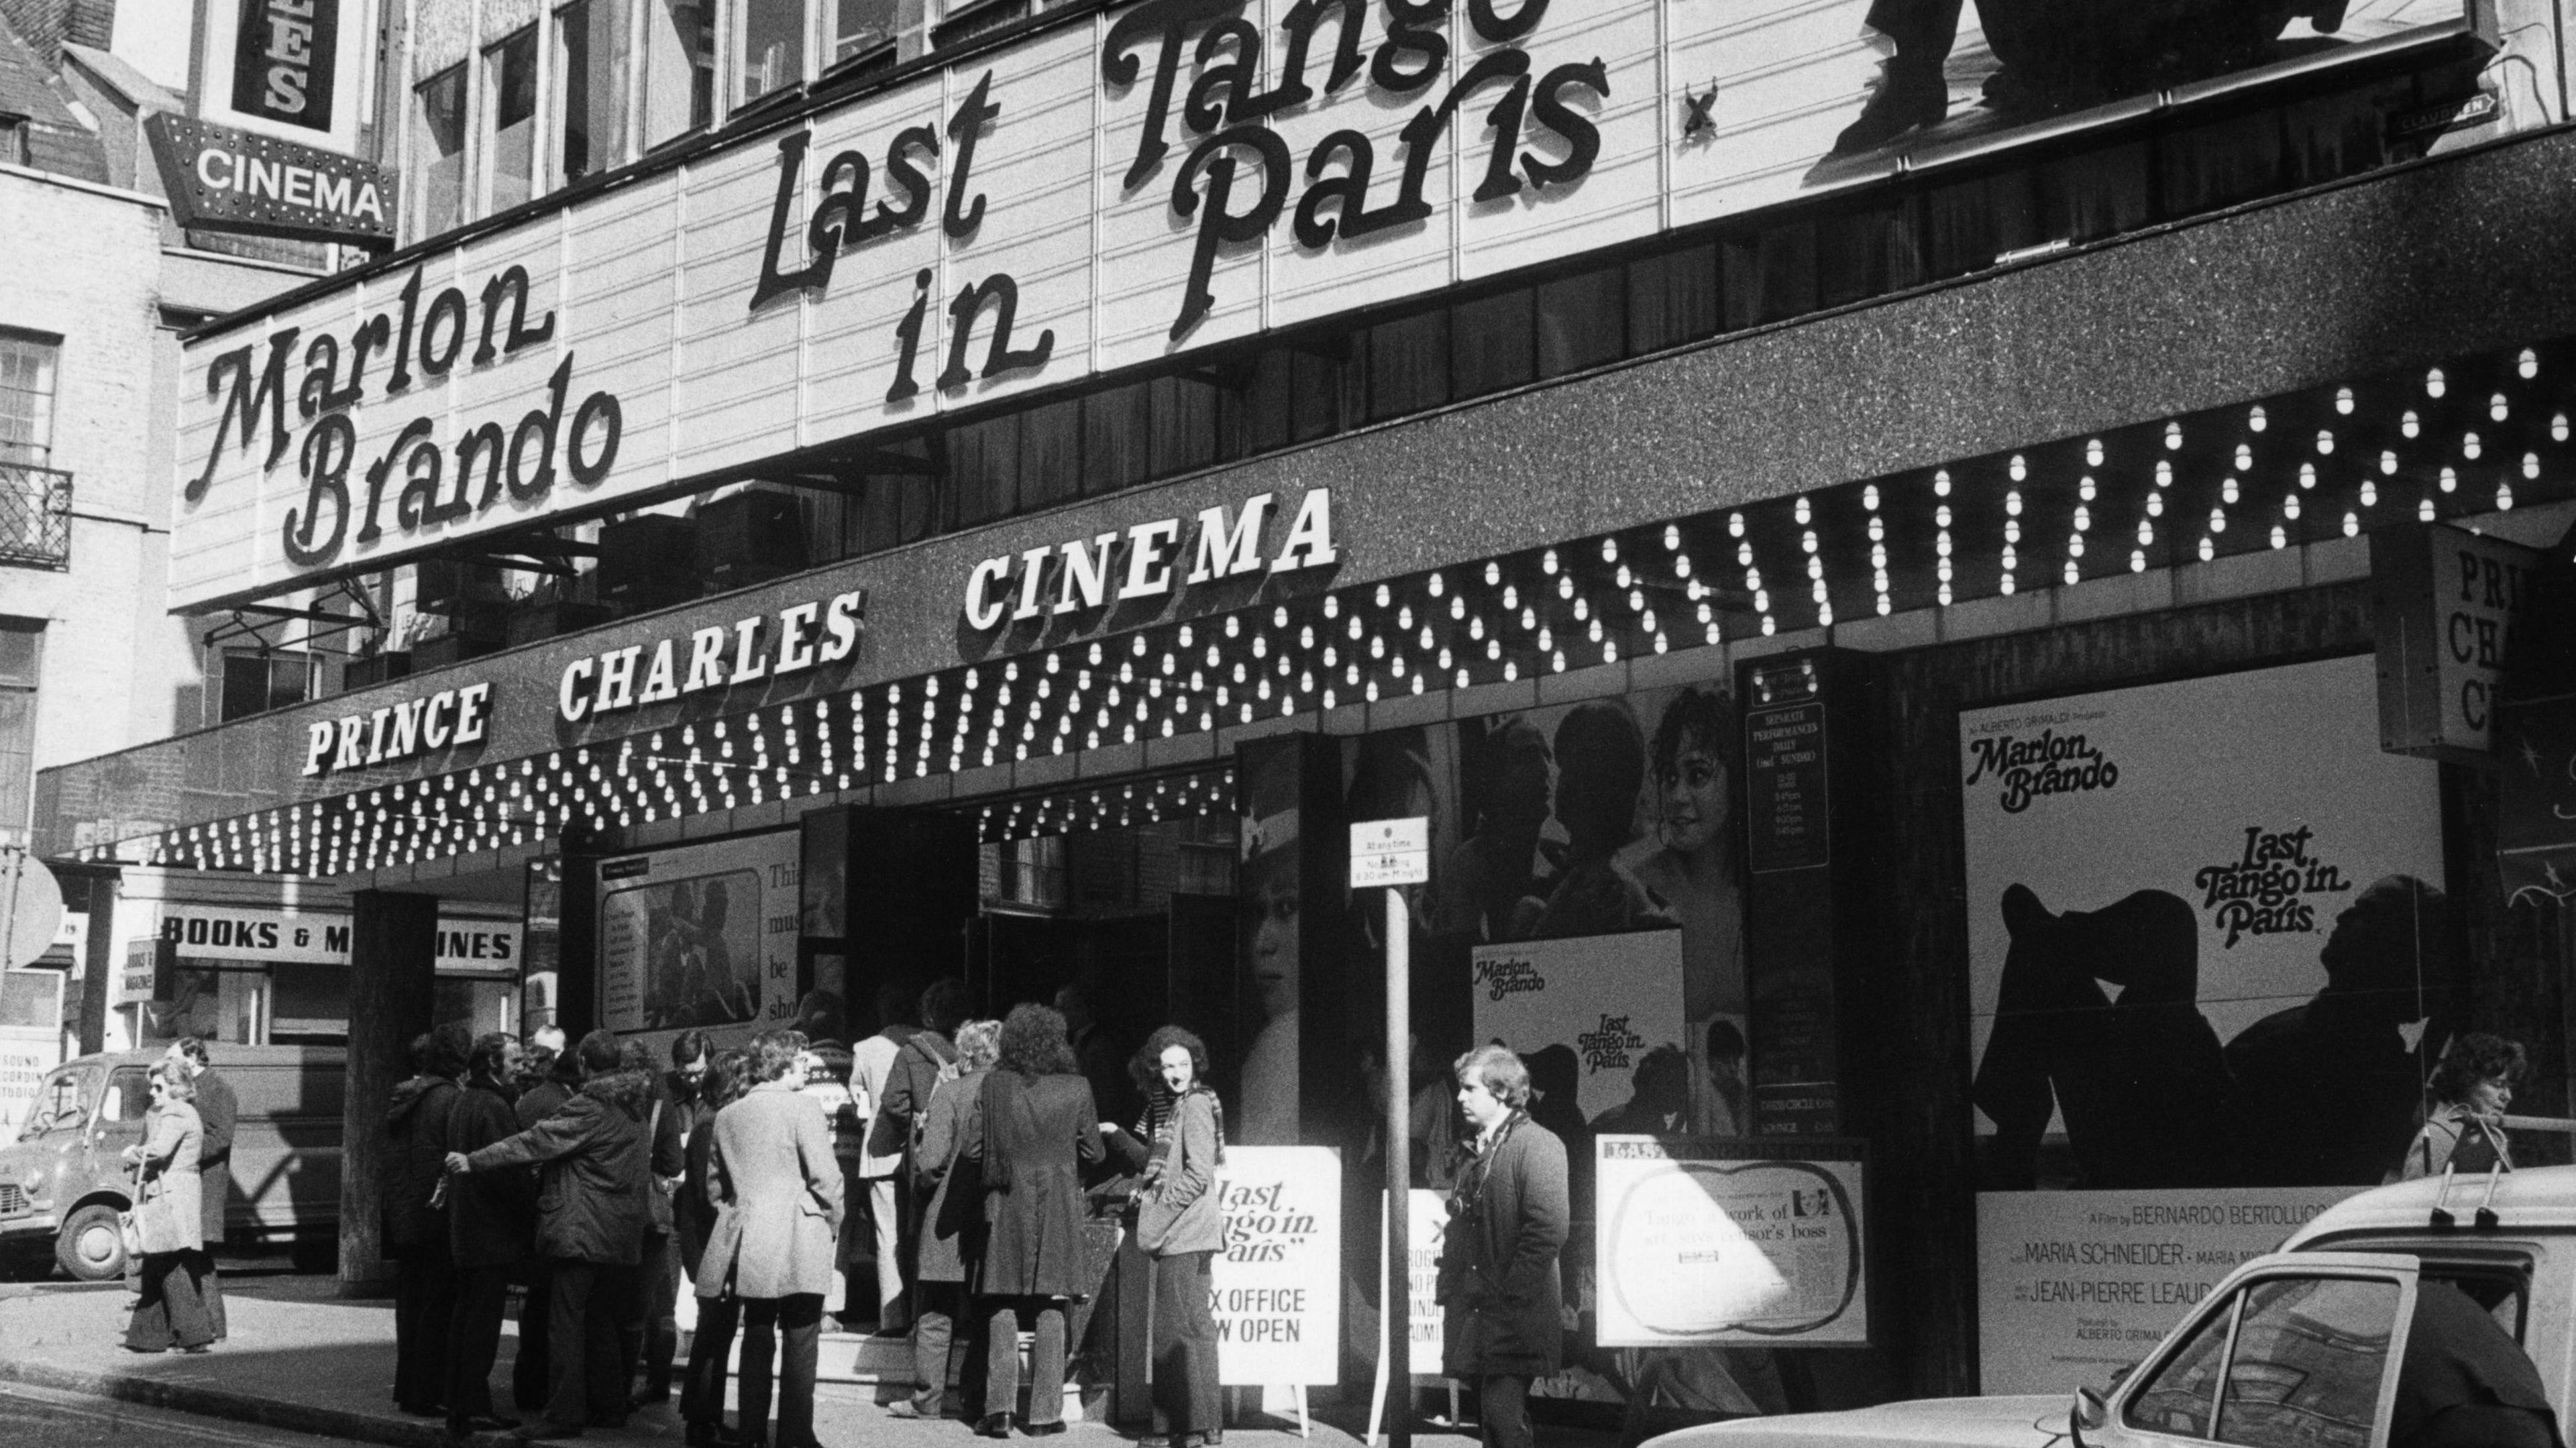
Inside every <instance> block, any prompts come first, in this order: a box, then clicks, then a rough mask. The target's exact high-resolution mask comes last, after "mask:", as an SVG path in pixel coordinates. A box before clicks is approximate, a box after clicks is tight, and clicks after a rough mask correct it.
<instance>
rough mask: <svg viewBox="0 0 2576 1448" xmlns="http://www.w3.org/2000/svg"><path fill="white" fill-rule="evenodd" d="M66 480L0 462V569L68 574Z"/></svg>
mask: <svg viewBox="0 0 2576 1448" xmlns="http://www.w3.org/2000/svg"><path fill="white" fill-rule="evenodd" d="M71 561H72V475H71V474H69V473H67V472H63V471H61V470H60V469H57V468H37V467H28V466H26V465H24V464H20V463H7V462H0V564H6V565H10V566H13V567H18V568H56V569H61V568H69V567H70V566H71Z"/></svg>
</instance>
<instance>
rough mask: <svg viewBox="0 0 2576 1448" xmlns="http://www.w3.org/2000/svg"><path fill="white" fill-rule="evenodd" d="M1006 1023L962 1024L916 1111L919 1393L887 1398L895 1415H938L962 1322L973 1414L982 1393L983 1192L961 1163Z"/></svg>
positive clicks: (915, 1352) (915, 1374)
mask: <svg viewBox="0 0 2576 1448" xmlns="http://www.w3.org/2000/svg"><path fill="white" fill-rule="evenodd" d="M1001 1036H1002V1023H1001V1022H1000V1021H968V1022H967V1023H966V1024H964V1025H962V1026H959V1027H958V1028H957V1046H956V1049H957V1059H956V1060H954V1061H951V1062H949V1063H948V1064H947V1065H946V1066H943V1067H941V1068H940V1071H939V1075H938V1079H937V1080H936V1081H935V1082H934V1083H933V1085H932V1086H931V1088H930V1092H929V1099H928V1100H927V1101H926V1102H925V1103H924V1104H923V1105H922V1107H921V1109H920V1110H918V1111H916V1112H915V1113H913V1118H912V1119H913V1122H914V1124H915V1125H916V1126H917V1127H918V1128H919V1133H918V1135H916V1136H915V1138H914V1140H913V1144H912V1161H913V1184H912V1194H913V1197H914V1199H915V1200H917V1201H921V1202H924V1203H927V1205H926V1206H924V1207H923V1208H922V1213H921V1228H920V1230H919V1231H918V1232H916V1233H915V1234H914V1239H915V1243H916V1256H915V1267H916V1271H915V1273H914V1280H913V1289H912V1290H913V1303H912V1307H913V1312H912V1396H911V1397H909V1398H898V1399H896V1400H895V1401H894V1402H891V1403H888V1404H887V1405H886V1414H887V1416H889V1417H894V1418H936V1417H938V1416H939V1414H940V1410H941V1409H942V1407H943V1406H944V1405H945V1403H946V1400H947V1397H948V1376H949V1366H950V1364H951V1363H952V1362H955V1361H956V1359H957V1357H958V1352H957V1349H958V1347H959V1343H958V1341H957V1338H958V1329H959V1328H960V1327H961V1326H964V1327H966V1328H967V1331H966V1338H967V1342H966V1344H965V1346H966V1348H967V1350H966V1352H965V1354H964V1358H965V1360H964V1362H963V1363H962V1364H960V1366H962V1367H963V1369H964V1371H963V1372H962V1373H961V1374H960V1375H959V1377H960V1383H959V1388H960V1397H961V1398H962V1399H963V1401H965V1402H966V1403H967V1404H969V1408H968V1410H967V1411H968V1416H969V1417H972V1416H975V1415H976V1414H977V1413H979V1412H980V1411H981V1410H980V1409H978V1408H975V1407H973V1406H972V1405H973V1404H975V1403H976V1402H977V1401H978V1400H979V1398H980V1397H981V1395H982V1393H981V1390H982V1383H983V1364H982V1360H981V1359H979V1358H978V1357H977V1356H976V1355H975V1353H974V1352H973V1350H972V1348H973V1341H974V1331H973V1328H972V1327H971V1326H969V1325H968V1318H967V1312H966V1305H967V1304H966V1284H967V1283H968V1282H969V1281H970V1280H972V1279H973V1277H974V1273H975V1268H976V1265H977V1264H978V1263H979V1262H981V1261H982V1260H983V1255H984V1191H983V1186H982V1184H981V1180H980V1178H978V1177H977V1176H976V1175H975V1173H974V1171H973V1169H972V1168H971V1167H970V1168H964V1169H960V1168H959V1165H958V1153H959V1152H960V1151H962V1150H963V1149H964V1148H965V1145H966V1142H967V1140H968V1139H969V1138H971V1137H972V1136H973V1135H974V1134H975V1121H976V1117H975V1108H976V1104H977V1102H978V1101H979V1100H980V1099H981V1095H982V1091H983V1087H984V1081H983V1076H984V1073H985V1072H986V1071H989V1070H991V1069H992V1067H993V1062H994V1061H995V1060H996V1059H998V1058H999V1057H1000V1055H1001V1049H1002V1048H1001Z"/></svg>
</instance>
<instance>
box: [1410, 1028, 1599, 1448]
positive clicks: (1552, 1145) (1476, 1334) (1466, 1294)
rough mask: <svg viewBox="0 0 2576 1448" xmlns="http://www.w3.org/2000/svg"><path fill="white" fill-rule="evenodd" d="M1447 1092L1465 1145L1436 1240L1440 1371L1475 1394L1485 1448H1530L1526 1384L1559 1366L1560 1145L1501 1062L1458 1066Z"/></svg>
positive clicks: (1519, 1070)
mask: <svg viewBox="0 0 2576 1448" xmlns="http://www.w3.org/2000/svg"><path fill="white" fill-rule="evenodd" d="M1457 1081H1458V1108H1459V1110H1461V1111H1463V1112H1465V1113H1466V1116H1467V1120H1468V1123H1469V1124H1470V1125H1471V1126H1472V1127H1473V1128H1474V1129H1475V1132H1476V1135H1475V1139H1474V1145H1473V1154H1472V1155H1471V1156H1470V1157H1469V1159H1468V1161H1467V1163H1466V1165H1465V1166H1464V1167H1463V1168H1462V1170H1461V1173H1460V1175H1459V1179H1458V1185H1457V1187H1456V1188H1455V1189H1454V1190H1453V1191H1452V1192H1451V1193H1450V1197H1449V1229H1448V1231H1447V1233H1446V1234H1445V1235H1444V1236H1443V1237H1442V1238H1441V1247H1440V1270H1439V1279H1438V1280H1439V1285H1438V1288H1437V1290H1436V1291H1435V1293H1434V1298H1435V1300H1437V1301H1438V1302H1439V1303H1440V1308H1441V1312H1440V1320H1441V1323H1442V1329H1441V1350H1440V1359H1441V1361H1440V1367H1441V1371H1443V1372H1445V1373H1447V1374H1448V1375H1449V1376H1451V1377H1453V1378H1457V1379H1460V1380H1461V1381H1464V1382H1470V1383H1474V1384H1475V1385H1476V1395H1477V1400H1478V1404H1479V1406H1480V1407H1481V1408H1482V1410H1483V1417H1484V1422H1485V1442H1486V1444H1487V1445H1489V1448H1530V1441H1531V1438H1530V1423H1529V1389H1530V1384H1531V1382H1533V1381H1534V1380H1536V1379H1539V1378H1543V1377H1547V1376H1549V1375H1550V1374H1552V1373H1554V1372H1556V1371H1557V1369H1558V1368H1560V1367H1562V1366H1563V1365H1564V1361H1565V1325H1564V1321H1563V1303H1564V1291H1563V1284H1562V1282H1561V1280H1560V1278H1559V1275H1558V1271H1557V1255H1558V1254H1559V1253H1561V1252H1563V1251H1564V1250H1565V1238H1566V1233H1567V1231H1568V1229H1569V1226H1570V1223H1571V1220H1572V1211H1571V1204H1570V1203H1569V1202H1568V1200H1567V1197H1566V1185H1565V1143H1563V1142H1561V1141H1559V1140H1557V1139H1556V1136H1555V1134H1554V1133H1552V1132H1550V1131H1549V1130H1548V1129H1547V1128H1546V1127H1544V1126H1541V1125H1539V1124H1538V1123H1537V1122H1534V1121H1532V1120H1530V1118H1529V1091H1530V1083H1529V1070H1528V1068H1527V1067H1525V1066H1523V1065H1522V1064H1521V1059H1520V1057H1518V1056H1515V1055H1513V1054H1512V1053H1511V1052H1510V1051H1509V1050H1506V1049H1505V1048H1503V1047H1501V1046H1479V1047H1477V1048H1476V1049H1475V1050H1472V1051H1470V1052H1468V1053H1467V1054H1466V1055H1464V1056H1461V1057H1459V1058H1458V1063H1457Z"/></svg>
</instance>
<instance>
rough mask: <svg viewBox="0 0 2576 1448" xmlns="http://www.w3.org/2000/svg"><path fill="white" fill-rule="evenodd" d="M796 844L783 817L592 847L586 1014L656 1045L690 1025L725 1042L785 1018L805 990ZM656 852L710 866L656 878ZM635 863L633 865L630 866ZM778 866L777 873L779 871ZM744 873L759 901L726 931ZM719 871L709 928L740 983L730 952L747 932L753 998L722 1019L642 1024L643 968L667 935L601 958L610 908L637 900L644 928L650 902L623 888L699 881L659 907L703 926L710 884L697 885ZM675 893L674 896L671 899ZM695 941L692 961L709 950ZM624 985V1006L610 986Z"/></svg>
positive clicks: (706, 960)
mask: <svg viewBox="0 0 2576 1448" xmlns="http://www.w3.org/2000/svg"><path fill="white" fill-rule="evenodd" d="M801 843H802V832H801V831H800V830H799V829H798V828H797V827H796V826H794V825H792V824H791V825H787V826H784V827H779V828H771V829H762V830H749V831H743V832H740V833H736V834H729V835H720V836H714V837H711V838H708V839H702V840H684V841H677V842H674V843H671V844H666V845H657V846H654V847H652V848H649V849H643V850H630V851H621V852H619V853H617V854H613V855H604V856H601V857H600V858H599V859H598V860H596V861H595V862H591V868H592V870H593V871H594V872H595V874H594V880H595V885H594V890H593V893H592V899H591V901H590V902H589V904H590V916H591V922H592V927H593V929H594V931H595V932H596V933H595V935H594V936H593V940H594V947H593V948H594V949H595V951H596V953H597V956H598V960H597V970H596V974H595V976H594V977H593V979H592V982H591V991H592V1001H593V1009H594V1010H595V1011H596V1016H595V1019H596V1020H597V1021H598V1023H599V1024H600V1025H601V1026H602V1027H605V1028H607V1029H610V1030H615V1031H617V1032H618V1033H619V1034H620V1035H622V1036H628V1037H631V1038H633V1039H636V1040H640V1041H644V1042H646V1043H647V1044H649V1045H651V1046H652V1047H653V1048H654V1049H656V1050H661V1049H664V1048H665V1047H666V1046H667V1045H668V1043H669V1041H670V1040H671V1039H672V1038H673V1037H675V1036H676V1035H678V1034H679V1032H680V1031H682V1030H686V1029H691V1028H692V1026H694V1028H696V1029H702V1030H705V1031H707V1032H708V1034H709V1036H710V1037H711V1038H714V1039H716V1040H717V1041H718V1043H719V1044H733V1043H735V1042H736V1041H737V1040H738V1039H747V1038H748V1037H749V1036H751V1035H752V1034H754V1033H756V1032H759V1031H762V1030H766V1029H769V1028H771V1027H773V1026H785V1025H791V1024H793V1023H794V1021H795V1018H796V1012H797V1010H798V1008H799V1004H800V1002H801V1000H802V997H803V994H804V981H803V976H802V970H801V966H800V962H799V959H798V946H799V943H800V938H801V937H800V935H799V933H798V928H797V927H798V921H799V916H800V913H801V912H800V911H799V909H798V907H797V902H798V901H799V899H800V898H801V894H800V891H801V884H800V878H801V870H802V858H801ZM727 854H731V855H733V856H736V857H737V858H736V859H735V860H734V861H733V862H732V863H730V864H726V863H724V862H723V861H724V856H726V855H727ZM665 861H669V862H673V864H675V865H676V866H677V868H679V869H683V870H687V869H690V868H692V867H694V866H696V865H699V864H702V863H709V862H713V863H717V864H718V865H719V868H716V869H714V870H699V871H698V872H696V873H689V874H669V873H663V874H660V876H659V878H658V879H657V878H655V876H656V873H657V872H656V870H655V868H654V867H655V864H656V863H657V862H665ZM639 866H640V867H641V868H638V867H639ZM665 868H666V869H667V868H669V866H666V867H665ZM782 869H783V871H784V874H783V875H781V874H780V873H779V872H780V871H781V870H782ZM745 874H750V875H753V876H755V878H756V882H757V890H758V895H757V897H756V898H757V900H758V902H759V903H758V904H756V905H755V906H753V907H752V908H751V909H750V910H749V912H748V917H749V918H748V924H749V928H748V929H747V930H744V931H740V932H735V931H731V930H728V929H726V928H725V926H729V925H731V924H732V923H733V922H734V921H735V920H736V919H737V916H736V915H735V911H736V910H737V909H738V908H740V907H737V906H736V905H735V904H734V903H733V900H732V896H733V894H734V893H735V891H734V889H733V885H734V883H735V882H736V881H737V880H738V878H739V877H740V876H742V875H745ZM719 879H721V880H724V881H726V883H727V889H726V890H725V892H724V894H723V899H724V901H725V904H724V910H723V914H724V921H725V925H721V926H718V927H716V929H717V931H718V932H719V939H720V940H721V943H722V947H723V954H724V960H725V963H726V964H727V965H728V966H730V967H732V972H731V973H732V975H733V978H734V979H735V980H736V981H737V982H739V981H740V979H741V977H742V975H743V972H742V970H741V968H740V965H739V963H738V962H736V961H734V960H733V959H732V957H733V955H734V953H735V951H736V949H737V947H739V946H742V945H743V944H745V943H746V940H744V939H738V938H736V937H737V936H741V937H747V943H748V944H749V946H750V948H751V949H752V950H753V951H754V952H755V953H756V963H757V967H758V971H759V975H758V980H759V983H760V989H759V992H758V994H757V997H756V999H754V1000H752V1002H751V1005H750V1010H749V1012H748V1013H747V1014H744V1015H741V1016H738V1017H736V1018H734V1019H730V1020H724V1021H709V1022H704V1023H696V1022H692V1023H690V1024H661V1025H653V1024H647V1021H648V1017H647V1016H646V1015H645V1014H644V1012H645V1010H646V992H647V991H648V990H649V989H651V988H653V982H652V981H650V980H649V979H648V978H647V977H648V976H649V974H650V972H651V971H652V970H653V969H654V965H655V962H654V961H653V960H652V959H651V953H652V952H653V951H654V950H655V949H656V948H657V947H658V946H660V945H663V944H667V943H669V942H667V941H656V940H649V939H648V940H643V941H641V942H640V948H641V949H642V950H643V951H644V952H645V953H644V954H643V955H641V956H639V957H638V958H636V959H635V960H632V961H628V962H624V963H623V964H613V963H612V961H611V958H610V954H611V949H612V946H611V940H612V934H611V930H610V925H611V920H612V915H611V912H612V911H616V910H623V911H627V912H629V913H631V912H632V911H633V910H635V909H639V908H640V909H644V910H645V911H646V912H647V913H646V914H645V916H644V917H643V919H644V928H645V929H646V930H648V931H649V930H650V928H651V926H652V923H653V919H654V916H653V915H652V913H651V903H650V902H649V901H634V900H626V899H623V898H622V897H626V896H630V895H634V894H637V893H639V892H642V891H645V890H650V889H654V888H657V887H659V886H663V885H669V886H673V887H689V886H696V887H698V888H697V889H695V890H692V891H691V892H690V902H689V910H686V911H682V910H676V909H667V902H666V910H667V914H668V915H669V916H670V917H671V918H672V919H679V918H681V917H688V920H687V923H688V924H690V925H692V926H702V925H703V921H702V920H700V919H698V918H696V917H697V916H702V915H703V913H704V902H705V899H706V897H707V895H708V893H709V892H707V891H706V890H705V888H704V883H705V882H707V881H712V880H719ZM623 882H635V883H623ZM772 896H776V897H777V898H778V899H779V900H780V901H782V902H783V904H782V905H780V906H779V907H778V908H772V905H771V897H772ZM676 898H677V897H676V895H675V897H674V901H676ZM628 923H629V924H630V925H631V924H633V923H634V922H633V921H631V920H630V921H629V922H628ZM780 924H784V926H785V927H786V928H785V929H783V930H782V929H777V928H774V927H776V926H778V925H780ZM700 933H703V931H701V932H700ZM675 938H676V937H675ZM697 949H698V952H699V963H700V967H701V969H702V970H704V969H708V968H710V966H711V957H712V955H713V952H712V951H711V950H709V949H708V948H707V947H706V946H705V945H703V944H701V945H699V946H698V947H697ZM630 972H631V974H629V973H630ZM623 987H631V988H632V989H633V991H634V1002H633V1007H632V1012H631V1014H630V1012H629V1011H628V1008H627V1007H626V1005H625V1004H623V1003H622V1002H621V1001H620V1000H619V997H618V995H617V992H618V991H619V990H620V989H621V988H623ZM781 1005H784V1007H785V1009H784V1011H783V1012H781V1011H780V1010H779V1009H778V1008H779V1006H781ZM629 1020H631V1021H632V1024H620V1022H621V1021H629Z"/></svg>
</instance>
